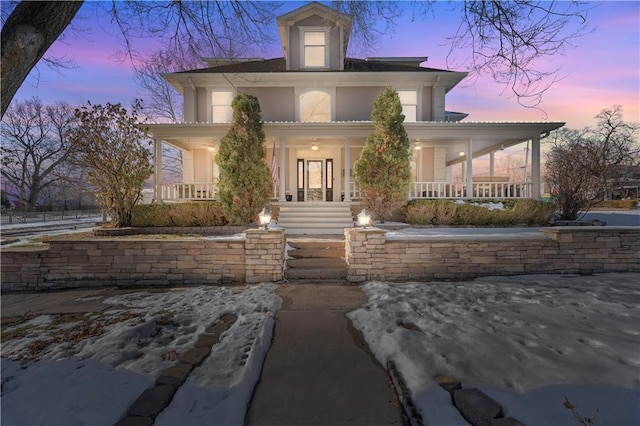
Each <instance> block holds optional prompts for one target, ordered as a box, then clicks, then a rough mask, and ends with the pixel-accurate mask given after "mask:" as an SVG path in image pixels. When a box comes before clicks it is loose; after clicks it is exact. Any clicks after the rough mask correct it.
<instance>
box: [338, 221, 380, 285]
mask: <svg viewBox="0 0 640 426" xmlns="http://www.w3.org/2000/svg"><path fill="white" fill-rule="evenodd" d="M344 236H345V239H344V240H345V244H344V248H345V260H346V261H347V281H349V282H362V281H367V280H384V279H385V275H386V274H385V242H386V231H385V230H383V229H378V228H346V229H345V230H344Z"/></svg>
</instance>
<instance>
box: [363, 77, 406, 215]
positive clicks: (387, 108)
mask: <svg viewBox="0 0 640 426" xmlns="http://www.w3.org/2000/svg"><path fill="white" fill-rule="evenodd" d="M371 120H372V121H373V126H374V129H373V132H372V133H371V134H369V136H368V137H367V141H366V143H365V146H364V148H363V149H362V152H361V153H360V157H359V158H358V160H357V161H356V162H355V180H356V183H357V184H358V187H359V188H360V193H361V194H362V203H363V204H364V206H365V207H366V208H367V209H369V210H370V211H371V212H372V213H373V214H374V216H375V217H377V218H378V219H379V220H381V221H383V222H384V219H385V217H389V216H391V214H392V213H393V211H394V210H396V209H397V208H399V207H402V206H403V205H404V204H405V203H406V201H407V196H408V193H409V188H410V185H411V163H410V160H409V138H408V137H407V132H406V131H405V130H404V126H403V124H402V123H403V122H404V115H402V104H401V103H400V97H399V96H398V92H396V91H395V90H394V89H392V88H391V87H387V88H386V89H385V90H384V91H383V92H382V93H381V94H380V96H378V97H377V98H376V100H375V102H374V104H373V111H371Z"/></svg>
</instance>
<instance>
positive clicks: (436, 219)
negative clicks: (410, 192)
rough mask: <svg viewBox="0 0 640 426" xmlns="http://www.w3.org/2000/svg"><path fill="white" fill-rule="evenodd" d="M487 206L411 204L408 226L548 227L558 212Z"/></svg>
mask: <svg viewBox="0 0 640 426" xmlns="http://www.w3.org/2000/svg"><path fill="white" fill-rule="evenodd" d="M487 202H489V201H487ZM487 202H482V203H480V202H476V203H470V202H466V203H461V202H454V201H452V200H411V201H409V203H407V207H406V209H405V222H407V223H409V224H412V225H428V224H431V225H485V226H487V225H545V224H547V223H549V221H550V220H551V217H552V216H553V214H554V212H555V211H556V205H555V204H554V203H551V202H547V201H538V200H526V199H525V200H505V201H493V203H498V202H499V203H502V205H503V209H493V210H490V209H489V208H487V207H484V206H483V205H482V204H486V203H487Z"/></svg>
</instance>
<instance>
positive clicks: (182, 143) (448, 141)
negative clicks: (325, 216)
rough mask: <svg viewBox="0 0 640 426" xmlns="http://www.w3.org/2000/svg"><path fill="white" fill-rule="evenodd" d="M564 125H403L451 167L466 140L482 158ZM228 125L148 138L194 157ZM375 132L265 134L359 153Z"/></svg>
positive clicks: (358, 126)
mask: <svg viewBox="0 0 640 426" xmlns="http://www.w3.org/2000/svg"><path fill="white" fill-rule="evenodd" d="M563 125H564V123H562V122H464V121H461V122H417V123H404V126H405V129H406V131H407V134H408V136H409V139H410V140H411V143H412V146H415V145H416V144H420V145H421V146H422V147H431V146H444V147H446V148H447V153H446V163H447V165H452V164H456V163H460V162H461V161H464V160H465V157H461V156H460V155H459V153H460V152H466V150H467V143H468V140H469V139H471V140H472V146H473V157H474V158H476V157H480V156H483V155H486V154H488V153H490V152H493V151H498V150H500V149H501V148H502V147H504V148H508V147H509V146H513V145H516V144H518V143H521V142H524V141H527V140H529V139H532V138H535V137H538V136H540V137H544V136H545V135H546V134H547V133H548V132H550V131H552V130H555V129H558V128H560V127H562V126H563ZM228 126H229V125H228V124H227V123H179V124H166V123H162V124H151V125H149V131H148V132H149V134H150V135H151V136H152V137H154V138H155V139H161V140H163V141H164V142H165V143H167V144H169V145H172V146H175V147H177V148H180V149H183V150H187V151H191V150H193V149H205V148H207V147H211V146H212V145H214V144H217V143H219V141H220V139H221V138H222V137H223V136H224V135H225V134H226V132H227V130H228ZM372 130H373V124H372V123H371V122H369V121H360V122H331V123H294V122H266V123H265V124H264V131H265V134H266V139H267V141H268V143H269V142H271V140H273V139H275V140H276V142H277V141H278V140H279V139H281V138H282V139H284V140H285V141H286V144H287V146H304V145H308V144H310V143H311V142H312V141H313V142H318V143H319V144H321V145H322V144H325V145H326V144H329V145H332V146H336V145H338V146H339V145H341V144H342V141H344V139H345V138H350V139H351V142H352V143H351V146H354V147H357V146H358V145H361V144H362V141H363V140H364V139H365V138H366V137H367V136H368V135H369V133H371V131H372Z"/></svg>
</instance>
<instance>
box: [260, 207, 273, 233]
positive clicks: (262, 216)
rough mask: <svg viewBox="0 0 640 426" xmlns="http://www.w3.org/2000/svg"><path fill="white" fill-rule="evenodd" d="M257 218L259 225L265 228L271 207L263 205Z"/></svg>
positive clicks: (269, 218)
mask: <svg viewBox="0 0 640 426" xmlns="http://www.w3.org/2000/svg"><path fill="white" fill-rule="evenodd" d="M258 219H259V220H260V226H263V227H264V229H265V230H266V229H267V225H269V223H270V222H271V209H270V208H268V207H265V208H263V209H262V211H261V212H260V213H258Z"/></svg>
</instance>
